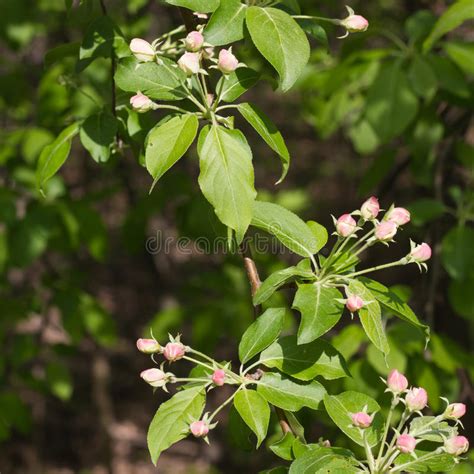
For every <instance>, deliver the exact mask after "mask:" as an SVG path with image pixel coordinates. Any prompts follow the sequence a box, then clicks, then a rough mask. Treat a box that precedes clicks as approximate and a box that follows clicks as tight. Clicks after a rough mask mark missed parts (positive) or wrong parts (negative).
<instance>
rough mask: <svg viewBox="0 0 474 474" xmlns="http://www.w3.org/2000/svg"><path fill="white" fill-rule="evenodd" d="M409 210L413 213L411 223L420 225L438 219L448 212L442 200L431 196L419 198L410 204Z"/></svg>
mask: <svg viewBox="0 0 474 474" xmlns="http://www.w3.org/2000/svg"><path fill="white" fill-rule="evenodd" d="M408 210H409V211H410V214H411V223H412V224H413V225H416V226H418V227H419V226H422V225H425V224H427V223H428V222H431V221H433V220H435V219H438V218H439V217H441V216H442V215H443V214H444V213H445V212H446V208H445V206H444V204H443V203H442V202H441V201H438V200H437V199H431V198H421V199H417V200H416V201H414V202H412V203H411V204H410V205H409V206H408Z"/></svg>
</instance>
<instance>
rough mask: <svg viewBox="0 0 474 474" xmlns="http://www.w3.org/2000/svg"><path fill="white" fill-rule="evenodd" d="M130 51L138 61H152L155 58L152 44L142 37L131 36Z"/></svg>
mask: <svg viewBox="0 0 474 474" xmlns="http://www.w3.org/2000/svg"><path fill="white" fill-rule="evenodd" d="M130 51H131V52H132V53H133V55H134V56H135V57H136V58H137V59H138V60H139V61H144V62H147V61H153V60H154V59H155V50H154V49H153V46H152V45H151V44H150V43H149V42H148V41H145V40H144V39H141V38H133V39H132V41H131V42H130Z"/></svg>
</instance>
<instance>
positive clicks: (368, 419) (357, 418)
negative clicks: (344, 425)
mask: <svg viewBox="0 0 474 474" xmlns="http://www.w3.org/2000/svg"><path fill="white" fill-rule="evenodd" d="M351 419H352V424H353V425H354V426H356V427H357V428H368V427H369V426H370V425H371V424H372V419H373V416H370V415H368V414H367V413H365V412H363V411H360V412H358V413H353V414H352V415H351Z"/></svg>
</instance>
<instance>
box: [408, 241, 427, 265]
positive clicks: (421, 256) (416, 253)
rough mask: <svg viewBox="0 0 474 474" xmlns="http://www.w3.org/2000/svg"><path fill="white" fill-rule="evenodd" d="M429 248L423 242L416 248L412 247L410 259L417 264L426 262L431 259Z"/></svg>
mask: <svg viewBox="0 0 474 474" xmlns="http://www.w3.org/2000/svg"><path fill="white" fill-rule="evenodd" d="M431 253H432V251H431V247H430V246H429V245H428V244H426V243H425V242H423V243H422V244H420V245H417V246H416V247H413V249H412V250H411V252H410V257H411V258H412V259H413V260H414V261H415V262H418V263H423V262H426V261H427V260H429V259H430V258H431Z"/></svg>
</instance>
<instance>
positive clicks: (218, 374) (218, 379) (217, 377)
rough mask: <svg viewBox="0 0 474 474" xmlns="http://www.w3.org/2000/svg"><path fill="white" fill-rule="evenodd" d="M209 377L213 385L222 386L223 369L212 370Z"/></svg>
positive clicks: (223, 378)
mask: <svg viewBox="0 0 474 474" xmlns="http://www.w3.org/2000/svg"><path fill="white" fill-rule="evenodd" d="M211 378H212V382H213V383H214V385H216V386H218V387H222V386H223V385H224V384H225V371H224V370H222V369H217V370H214V373H213V374H212V377H211Z"/></svg>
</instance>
